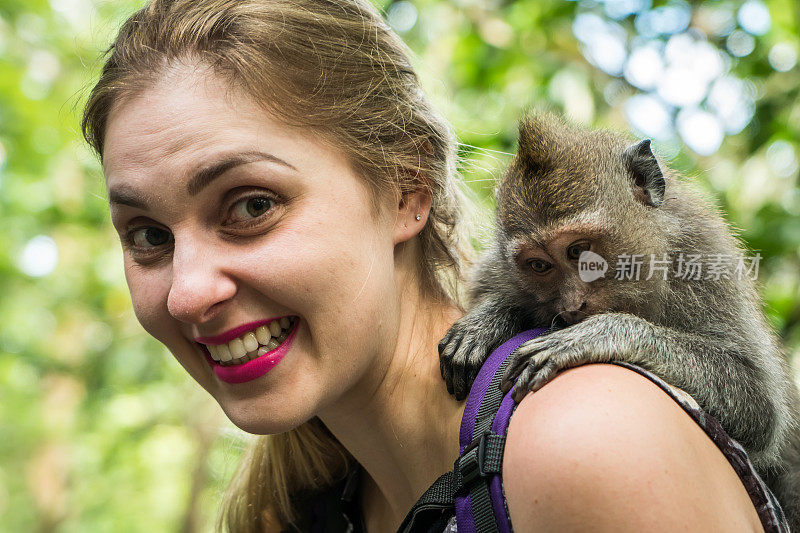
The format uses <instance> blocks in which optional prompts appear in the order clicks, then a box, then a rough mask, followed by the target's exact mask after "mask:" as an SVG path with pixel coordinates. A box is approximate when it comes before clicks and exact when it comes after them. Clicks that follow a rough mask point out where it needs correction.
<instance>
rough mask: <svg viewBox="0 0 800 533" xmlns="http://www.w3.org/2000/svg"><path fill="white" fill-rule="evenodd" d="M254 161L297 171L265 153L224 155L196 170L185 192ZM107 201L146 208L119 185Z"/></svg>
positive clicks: (195, 191) (128, 190)
mask: <svg viewBox="0 0 800 533" xmlns="http://www.w3.org/2000/svg"><path fill="white" fill-rule="evenodd" d="M255 161H271V162H273V163H277V164H279V165H283V166H285V167H287V168H290V169H292V170H297V169H296V168H295V167H294V166H293V165H291V164H289V163H287V162H286V161H284V160H283V159H280V158H279V157H276V156H274V155H272V154H268V153H266V152H259V151H248V152H239V153H235V154H229V155H225V156H223V157H222V158H221V159H219V160H218V161H215V162H213V163H211V164H209V165H206V166H204V167H202V168H200V170H198V171H197V172H196V173H195V175H194V176H192V178H191V179H190V180H189V183H187V184H186V190H187V192H188V193H189V195H191V196H195V195H197V193H199V192H200V191H201V190H203V189H204V188H205V187H207V186H208V185H209V184H210V183H211V182H212V181H214V180H215V179H216V178H218V177H219V176H221V175H223V174H224V173H225V172H227V171H229V170H230V169H232V168H234V167H237V166H239V165H244V164H247V163H253V162H255ZM108 201H109V203H111V204H122V205H129V206H131V207H136V208H139V209H144V210H147V208H148V206H147V201H146V200H144V199H143V198H140V197H139V196H138V195H137V194H136V192H135V191H134V190H133V189H132V188H130V187H128V186H126V185H119V186H117V187H114V188H113V189H110V190H109V191H108Z"/></svg>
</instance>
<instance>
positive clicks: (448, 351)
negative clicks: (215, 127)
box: [439, 301, 521, 400]
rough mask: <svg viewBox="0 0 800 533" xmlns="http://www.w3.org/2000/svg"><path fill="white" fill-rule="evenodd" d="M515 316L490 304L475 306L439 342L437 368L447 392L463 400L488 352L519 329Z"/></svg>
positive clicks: (490, 302) (515, 313)
mask: <svg viewBox="0 0 800 533" xmlns="http://www.w3.org/2000/svg"><path fill="white" fill-rule="evenodd" d="M518 317H519V313H518V312H517V311H515V310H513V309H504V308H503V307H502V306H500V305H498V304H497V303H496V302H493V301H484V302H482V303H480V304H478V305H476V306H475V307H474V308H473V309H472V310H471V311H470V312H469V313H467V314H466V315H464V316H463V317H461V319H459V320H457V321H456V322H455V323H454V324H453V325H452V326H451V327H450V330H449V331H448V332H447V334H446V335H445V336H444V338H443V339H442V340H441V341H440V342H439V368H440V370H441V372H442V377H443V378H444V381H445V383H446V384H447V392H449V393H450V394H452V395H453V396H455V397H456V399H457V400H463V399H464V398H466V397H467V394H469V390H470V387H471V386H472V383H473V382H474V381H475V378H476V377H477V376H478V371H480V369H481V366H482V365H483V363H484V361H486V359H487V358H488V357H489V355H490V354H491V352H492V350H493V349H494V348H496V347H497V346H499V345H500V343H502V342H504V341H506V340H507V339H509V338H510V337H511V336H512V335H513V334H514V333H515V332H516V331H517V330H518V329H519V328H520V327H521V326H520V322H519V318H518Z"/></svg>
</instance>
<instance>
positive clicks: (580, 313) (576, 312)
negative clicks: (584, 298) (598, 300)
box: [561, 302, 586, 324]
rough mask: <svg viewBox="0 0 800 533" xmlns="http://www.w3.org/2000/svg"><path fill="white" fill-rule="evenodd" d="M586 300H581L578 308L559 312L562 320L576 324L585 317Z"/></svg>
mask: <svg viewBox="0 0 800 533" xmlns="http://www.w3.org/2000/svg"><path fill="white" fill-rule="evenodd" d="M585 311H586V302H583V303H582V304H581V306H580V307H579V308H578V309H573V310H572V311H564V312H563V313H561V316H562V317H563V318H564V321H565V322H566V323H568V324H576V323H578V322H580V321H581V320H583V319H584V318H586V312H585Z"/></svg>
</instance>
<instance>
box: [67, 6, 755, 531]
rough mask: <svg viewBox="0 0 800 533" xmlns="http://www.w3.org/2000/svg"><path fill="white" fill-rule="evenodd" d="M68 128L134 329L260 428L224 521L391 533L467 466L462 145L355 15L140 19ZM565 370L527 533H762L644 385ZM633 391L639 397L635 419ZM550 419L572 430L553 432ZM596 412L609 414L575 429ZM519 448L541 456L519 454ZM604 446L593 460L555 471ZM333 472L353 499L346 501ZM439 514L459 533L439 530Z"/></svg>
mask: <svg viewBox="0 0 800 533" xmlns="http://www.w3.org/2000/svg"><path fill="white" fill-rule="evenodd" d="M83 131H84V135H85V137H86V139H87V140H88V141H89V142H90V143H91V144H92V146H93V147H94V149H95V150H96V151H97V153H98V154H99V155H100V157H101V160H102V164H103V170H104V173H105V178H106V185H107V189H108V196H109V202H110V210H111V218H112V222H113V224H114V227H115V228H116V230H117V232H118V233H119V237H120V241H121V242H122V248H123V255H124V267H125V276H126V280H127V283H128V287H129V289H130V293H131V299H132V302H133V307H134V311H135V313H136V316H137V318H138V320H139V321H140V322H141V324H142V326H143V327H144V329H145V330H146V331H147V332H148V333H149V334H150V335H152V336H153V337H155V338H156V339H158V340H159V341H160V342H162V343H163V344H164V345H165V346H167V347H168V348H169V350H170V352H171V353H172V354H173V355H174V357H175V359H176V360H177V361H178V362H179V363H180V364H181V365H182V366H183V367H184V368H185V369H186V371H187V372H188V374H189V375H190V376H191V377H192V378H193V379H194V380H195V381H197V383H198V384H199V385H200V386H202V387H203V388H204V389H205V390H206V391H208V393H209V394H210V395H211V396H213V398H214V399H215V400H216V401H217V402H218V403H219V405H220V406H221V408H222V409H223V411H224V412H225V414H226V415H227V416H228V417H229V418H230V420H231V421H233V423H235V424H236V425H237V426H239V427H240V428H242V429H243V430H245V431H247V432H250V433H254V434H259V435H263V437H261V438H260V439H259V440H258V441H257V442H256V443H255V444H254V446H253V447H252V449H251V450H250V451H249V453H248V454H246V455H245V457H244V458H243V461H242V465H241V469H240V471H239V473H238V474H237V476H236V477H235V479H234V480H233V483H232V484H231V488H230V491H229V494H228V497H227V500H226V502H225V503H224V513H223V514H222V515H221V525H222V524H224V525H226V526H227V528H228V529H229V530H230V531H233V532H236V533H239V532H250V531H277V530H293V531H312V530H313V531H370V532H372V531H381V532H383V531H390V530H393V529H395V528H396V527H397V526H398V525H399V524H400V523H401V521H402V519H403V517H404V516H405V514H406V512H407V511H408V510H409V509H410V508H411V506H412V504H413V503H414V502H415V501H416V500H417V499H418V498H419V496H420V495H421V494H422V493H423V492H424V491H425V489H426V488H427V487H429V486H430V485H431V483H433V482H434V480H436V479H437V478H438V477H439V476H440V474H442V473H444V472H447V471H449V470H451V468H452V465H453V461H454V460H455V459H456V458H457V457H458V455H459V447H458V445H459V439H458V435H459V429H460V424H461V419H462V415H463V413H464V410H465V407H464V402H460V401H456V400H455V399H454V398H453V397H452V396H450V395H449V394H448V393H447V389H446V387H445V385H444V381H443V380H442V377H441V370H440V367H439V360H438V356H437V345H438V342H439V340H440V339H441V338H442V337H443V335H444V334H445V332H446V331H447V330H448V328H449V327H450V326H451V325H452V324H453V322H454V321H455V320H456V319H458V318H459V317H460V316H461V315H462V314H463V309H462V308H461V307H460V300H459V291H458V283H459V281H460V280H461V268H460V267H461V264H462V263H465V262H466V261H467V260H468V259H469V257H470V255H471V249H470V247H469V244H468V240H466V239H465V235H464V228H463V223H462V211H463V209H464V208H465V207H466V206H467V202H466V200H465V199H464V197H463V195H462V194H461V193H460V192H459V191H460V188H459V185H458V183H457V179H456V173H455V170H454V166H455V165H454V161H455V140H454V137H453V135H452V133H451V130H450V127H449V125H448V124H447V123H446V122H445V121H444V120H443V119H442V118H441V117H440V115H439V114H438V113H437V112H436V111H435V110H434V109H433V108H432V107H431V106H430V104H429V103H428V101H427V99H426V97H425V95H424V93H423V92H422V91H421V89H420V87H419V84H418V81H417V78H416V75H415V74H414V72H413V70H412V69H411V67H410V64H409V61H408V58H407V55H406V50H405V47H404V45H403V44H402V42H401V41H400V40H399V39H398V38H397V36H396V35H395V34H394V33H393V32H392V31H391V30H390V29H389V28H388V27H387V26H386V24H385V23H384V22H383V20H382V19H381V17H380V15H379V14H378V13H377V12H376V10H375V9H374V8H373V7H372V6H371V5H370V4H368V3H367V2H366V1H363V0H345V1H343V0H155V1H153V2H152V3H150V4H148V5H147V6H146V7H145V8H143V9H142V10H140V11H139V12H137V13H135V14H134V15H133V16H131V18H130V19H129V20H128V21H127V22H126V23H125V24H124V25H123V27H122V29H121V30H120V33H119V35H118V37H117V39H116V41H115V42H114V44H113V46H112V48H111V50H110V54H109V57H108V58H107V61H106V64H105V66H104V69H103V72H102V75H101V78H100V80H99V81H98V83H97V85H96V86H95V87H94V89H93V91H92V93H91V95H90V98H89V101H88V103H87V105H86V110H85V115H84V121H83ZM565 375H569V376H571V377H570V378H569V380H564V379H562V378H557V379H555V380H554V383H561V384H562V385H561V386H552V385H547V386H546V387H545V388H544V389H543V391H549V392H548V393H546V394H543V395H541V396H539V395H537V397H535V398H534V397H531V396H529V397H528V398H526V400H525V401H524V402H523V403H522V404H521V406H522V407H524V408H523V409H521V410H520V413H521V414H520V415H519V416H517V417H516V418H515V421H514V423H513V424H512V425H511V429H510V430H509V431H510V432H509V436H510V438H512V437H513V443H514V445H513V446H511V445H509V455H508V458H507V460H506V462H505V465H504V469H505V472H506V478H507V480H508V482H509V483H508V488H509V492H508V500H509V510H510V512H511V513H512V514H513V515H514V517H515V529H516V530H518V531H531V530H533V529H534V528H536V527H544V526H543V525H544V524H548V523H550V524H553V523H555V522H554V521H553V519H554V518H558V517H559V516H561V517H564V516H566V517H568V518H569V519H570V520H571V521H572V522H571V523H572V524H573V525H574V524H579V525H581V524H583V525H585V524H586V523H588V522H586V520H593V522H592V523H599V522H595V521H596V520H597V517H596V516H593V515H592V514H591V513H592V512H594V513H595V514H597V509H600V510H603V509H606V508H611V507H613V508H614V510H615V511H616V512H615V513H610V512H609V513H607V514H604V516H605V517H606V518H607V520H606V523H607V524H608V525H609V527H611V526H612V525H613V527H614V528H615V529H617V530H625V529H626V528H628V529H629V530H634V529H637V530H639V529H641V527H642V525H643V524H646V525H647V526H648V527H645V529H651V530H652V529H653V528H652V527H649V526H652V525H653V522H652V520H651V519H650V518H649V517H650V516H658V522H657V525H658V526H660V527H661V528H663V529H664V530H670V529H674V528H676V527H684V526H685V525H686V524H687V523H688V524H691V525H693V526H696V527H697V529H700V530H713V529H720V530H725V529H728V530H729V529H730V528H731V526H735V527H739V528H743V527H751V528H753V529H757V528H758V523H757V518H756V516H755V510H754V509H753V506H752V505H750V504H749V501H748V496H747V494H746V493H745V492H744V489H743V487H742V486H741V485H740V484H737V481H736V477H735V475H734V473H733V472H732V471H731V470H730V467H729V466H728V464H727V463H726V462H725V461H724V458H723V457H722V456H721V455H720V454H719V451H718V450H717V449H716V448H714V446H713V443H712V442H711V441H710V440H709V439H708V438H706V436H705V434H704V433H702V432H701V431H699V430H698V429H697V427H696V426H694V425H693V423H691V422H690V421H689V419H688V418H687V417H686V415H685V414H684V413H683V412H682V411H680V409H679V408H678V407H677V406H676V405H675V404H674V402H667V401H666V400H665V396H664V395H663V393H662V392H660V389H658V388H657V387H656V386H655V385H653V384H652V383H650V382H649V381H645V380H643V378H641V377H637V376H636V375H635V374H633V373H632V372H629V371H627V370H625V369H621V368H611V367H608V368H605V369H603V370H601V371H600V372H598V371H597V370H596V369H594V370H593V369H573V370H571V371H569V374H566V373H565ZM601 378H602V379H601ZM559 379H561V381H559ZM592 383H595V384H597V383H599V386H595V387H590V386H589V385H590V384H592ZM563 384H566V385H563ZM548 387H549V388H548ZM581 390H583V391H585V394H583V395H580V394H577V393H576V391H581ZM611 390H613V391H614V393H612V394H610V393H609V391H611ZM631 391H633V397H636V398H638V399H639V401H637V402H626V401H624V399H625V398H630V395H628V396H626V393H630V392H631ZM538 398H541V399H538ZM575 398H577V400H576V399H575ZM620 399H622V400H623V401H620ZM584 400H585V401H584ZM634 404H635V405H634ZM562 411H564V412H567V413H568V414H570V416H571V417H572V420H576V421H578V422H577V423H575V424H574V425H571V426H570V427H568V428H566V429H565V427H564V425H563V424H560V420H561V417H560V414H561V412H562ZM602 413H605V414H608V413H613V414H614V415H616V416H606V417H605V418H603V424H600V425H599V426H600V427H598V424H594V425H591V424H586V423H584V421H585V420H586V419H587V417H588V418H589V419H591V420H599V419H600V414H602ZM656 420H658V421H662V420H665V422H664V423H663V424H662V425H661V426H659V427H661V430H662V431H661V432H660V433H657V434H656V433H655V432H653V431H652V429H653V426H654V425H656V424H654V421H656ZM660 423H661V422H659V424H660ZM533 434H541V435H546V436H547V437H548V439H549V440H548V439H545V440H540V441H538V443H537V446H541V449H542V450H544V451H545V452H546V453H539V450H538V449H537V453H535V454H528V453H527V449H526V446H527V445H528V443H530V442H533V441H532V440H530V436H531V435H533ZM514 435H518V436H517V437H514ZM652 435H660V436H666V437H665V438H664V439H663V442H662V441H661V440H658V439H657V442H654V439H653V438H652ZM597 443H599V444H601V445H603V444H608V446H607V447H606V448H605V449H604V453H600V457H598V458H597V460H594V459H592V460H588V461H586V462H584V463H582V464H581V466H580V468H577V469H576V468H575V467H574V465H573V466H572V468H571V470H568V468H567V467H568V466H569V464H570V462H571V461H572V458H573V457H579V458H588V457H593V456H594V455H596V452H595V448H593V446H594V445H595V444H597ZM567 444H570V445H571V447H568V446H566V445H567ZM548 445H549V446H550V448H547V446H548ZM626 445H627V446H638V447H637V448H636V451H638V452H639V454H638V455H637V457H639V458H640V459H641V461H640V462H639V463H638V464H637V465H632V466H631V467H630V468H627V465H624V464H619V463H614V461H613V460H611V459H614V458H616V457H618V456H622V457H633V455H632V453H631V452H632V450H628V449H626V448H625V447H626ZM559 450H570V451H571V452H573V453H574V455H569V454H563V453H562V454H560V455H559V454H558V453H556V452H558V451H559ZM612 450H613V451H612ZM550 452H552V453H550ZM709 457H710V458H711V459H709V461H712V462H713V464H712V465H711V466H708V467H706V468H703V469H701V468H698V467H697V463H698V461H700V462H702V461H705V459H706V458H709ZM647 466H650V467H651V468H646V467H647ZM679 466H681V468H678V467H679ZM559 471H564V472H567V471H569V472H570V474H569V479H559V478H558V476H557V475H552V474H553V473H554V472H556V473H557V472H559ZM669 472H679V476H678V477H677V478H676V477H674V476H671V475H669ZM540 473H541V474H542V476H543V481H542V483H539V482H538V477H537V476H539V474H540ZM598 473H602V474H603V476H598V475H596V474H598ZM545 474H546V475H548V476H549V477H545ZM345 476H347V477H346V478H345ZM345 479H346V480H347V486H348V487H349V492H348V494H349V495H351V496H353V498H352V499H353V500H354V501H352V502H351V504H350V505H348V504H347V502H340V501H339V497H338V496H339V495H338V494H336V492H335V490H337V489H339V488H341V487H340V486H337V484H338V483H341V482H343V481H344V480H345ZM359 479H360V481H359ZM731 479H733V481H731ZM531 480H537V482H536V483H535V484H531V483H530V481H531ZM550 480H554V482H553V484H552V486H550V485H548V484H547V482H548V481H550ZM570 481H571V482H572V484H570V483H569V482H570ZM645 485H646V486H647V487H649V488H650V489H651V490H650V491H649V492H648V491H637V490H626V489H630V488H631V487H633V488H634V489H635V488H638V487H642V486H645ZM556 486H562V487H569V488H570V490H567V491H566V492H564V491H562V492H560V493H559V492H557V491H555V490H554V489H555V487H556ZM686 487H689V488H691V489H692V490H683V489H684V488H686ZM720 487H723V488H727V489H729V490H719V488H720ZM551 489H552V490H551ZM572 489H576V490H577V489H581V490H582V491H583V492H582V494H583V496H585V498H583V499H580V498H579V499H577V500H576V499H574V498H571V497H570V493H571V492H570V491H571V490H572ZM626 493H627V494H628V499H627V501H626V505H625V506H620V505H619V503H618V502H619V500H620V498H619V495H620V494H626ZM548 494H551V495H553V498H551V499H550V500H549V501H548V505H547V506H545V507H544V508H540V507H532V505H531V502H536V501H537V500H538V499H539V498H540V497H541V498H544V497H545V496H546V495H548ZM709 494H713V495H714V496H715V498H716V499H715V500H713V501H705V500H708V499H709V498H708V495H709ZM665 495H668V498H665ZM562 496H563V497H562ZM590 496H591V497H590ZM586 503H590V504H591V505H586ZM328 504H330V505H332V507H326V505H328ZM326 509H333V510H332V511H326ZM653 509H657V510H658V511H660V514H652V513H651V510H653ZM722 509H725V512H722V511H721V510H722ZM534 511H535V512H534ZM581 513H584V514H581ZM437 520H438V521H439V522H438V526H439V529H438V530H439V531H441V530H442V529H443V528H444V526H445V524H448V523H449V524H448V525H447V528H448V529H449V530H450V531H452V530H453V529H454V528H455V524H454V523H453V522H454V520H453V519H452V514H451V515H447V514H446V513H445V514H443V515H442V516H441V517H437ZM442 520H443V522H442ZM462 527H463V526H462ZM463 529H466V528H465V527H464V528H463Z"/></svg>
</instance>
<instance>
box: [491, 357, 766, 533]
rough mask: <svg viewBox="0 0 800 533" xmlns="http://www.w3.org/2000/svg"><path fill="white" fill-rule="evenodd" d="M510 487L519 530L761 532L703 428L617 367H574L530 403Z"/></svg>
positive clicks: (508, 468)
mask: <svg viewBox="0 0 800 533" xmlns="http://www.w3.org/2000/svg"><path fill="white" fill-rule="evenodd" d="M503 485H504V488H505V492H506V498H507V502H508V507H509V514H510V516H511V521H512V523H513V524H514V528H515V530H516V531H526V530H529V531H540V530H551V529H552V530H571V529H572V530H576V529H583V528H585V527H586V525H587V524H592V529H593V530H594V529H597V530H603V529H614V530H615V531H620V530H623V531H624V530H627V529H630V530H634V529H635V530H637V531H638V530H648V531H650V530H667V529H669V530H674V529H676V528H681V529H703V530H735V531H739V530H749V529H752V530H760V522H759V519H758V515H757V514H756V511H755V508H754V507H753V505H752V503H751V501H750V497H749V496H748V494H747V492H746V490H745V488H744V486H743V485H742V483H741V481H740V480H739V477H738V476H737V475H736V473H735V472H734V470H733V468H732V467H731V466H730V464H729V463H728V461H727V459H726V458H725V456H724V455H723V454H722V453H721V452H720V451H719V449H718V448H717V447H716V445H715V444H714V443H713V442H712V441H711V440H710V439H709V437H708V436H707V435H706V434H705V432H704V431H703V430H702V429H701V428H700V427H699V426H698V425H697V424H696V423H695V422H694V421H693V420H692V419H691V418H690V417H689V415H687V414H686V413H685V412H684V411H683V409H682V408H681V407H680V405H678V403H676V402H675V401H674V400H673V399H672V398H671V397H670V396H669V395H667V394H666V393H665V392H664V391H663V390H661V389H660V388H659V387H658V386H657V385H656V384H655V383H653V382H652V381H650V380H649V379H647V378H645V377H644V376H642V375H640V374H638V373H636V372H633V371H631V370H628V369H626V368H624V367H621V366H617V365H608V364H594V365H585V366H581V367H578V368H574V369H571V370H567V371H565V372H563V373H561V374H560V375H559V376H558V377H556V378H555V379H553V380H552V381H551V382H550V383H548V384H547V385H545V386H544V387H543V388H542V389H540V390H539V391H538V392H536V393H535V394H529V395H528V396H526V397H525V398H524V399H523V400H522V402H521V403H520V404H519V406H518V407H517V409H516V411H515V413H514V416H513V417H512V418H511V422H510V425H509V429H508V439H507V442H506V448H505V454H504V459H503Z"/></svg>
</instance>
